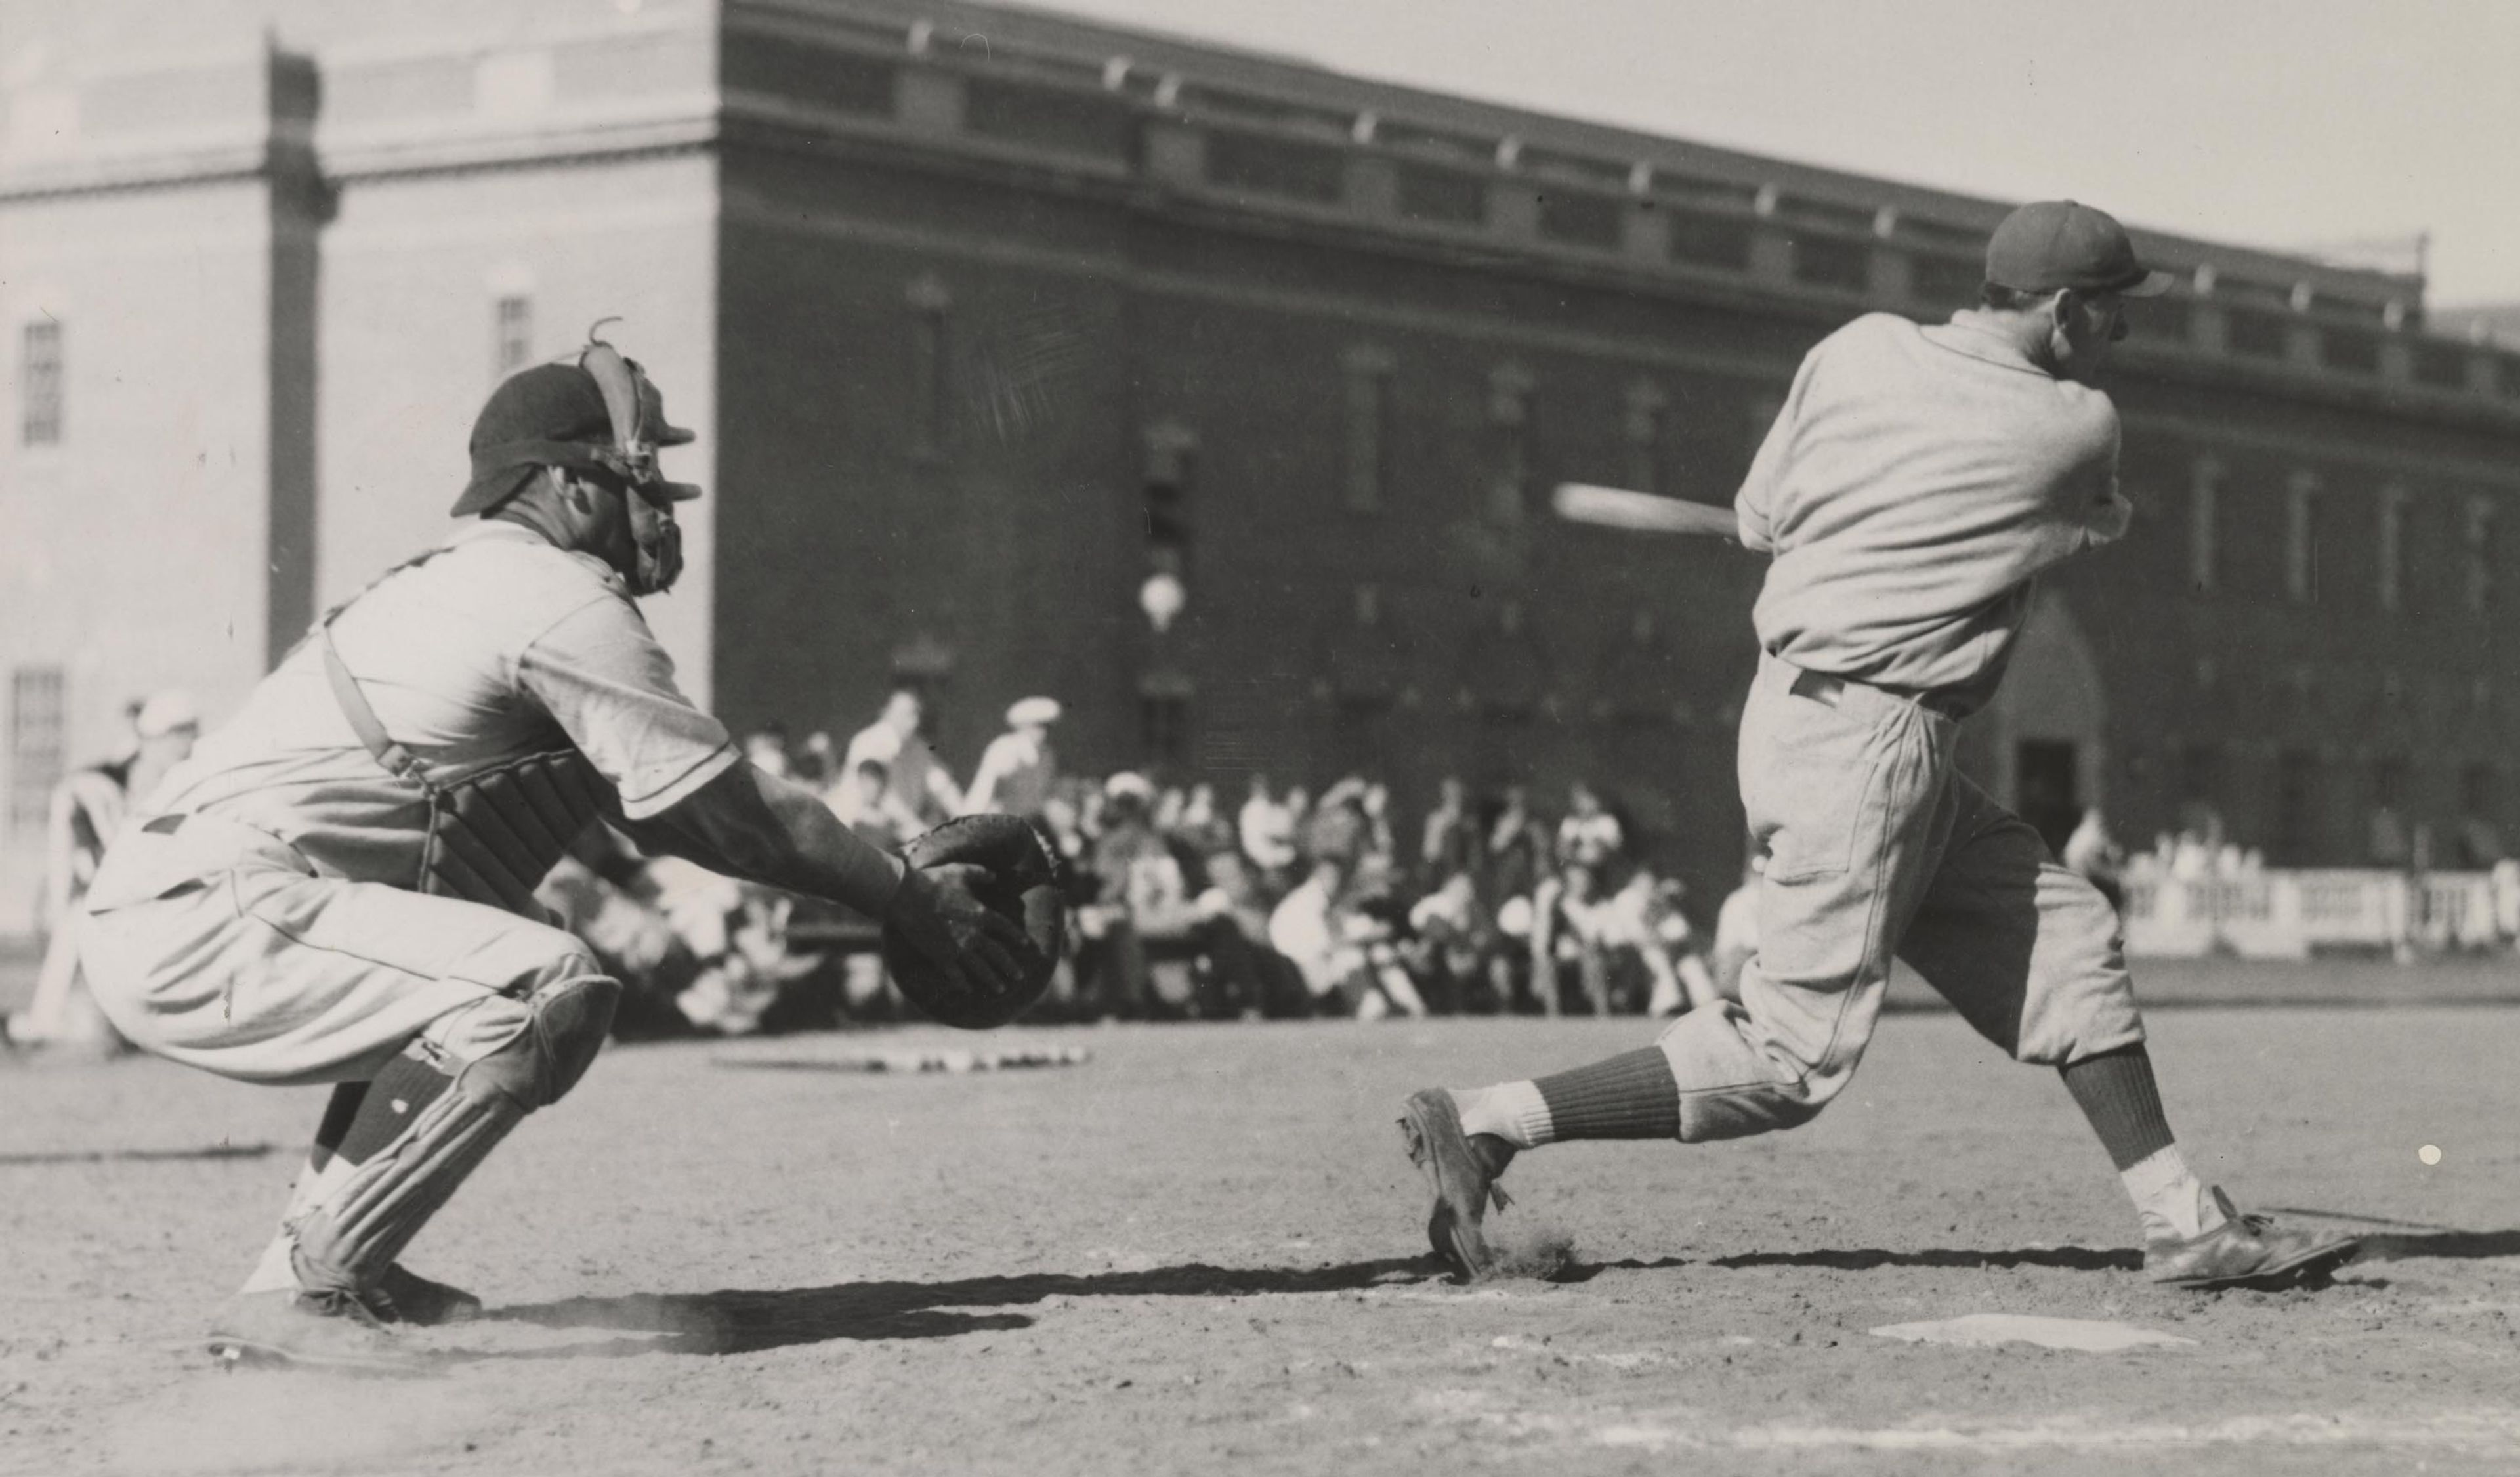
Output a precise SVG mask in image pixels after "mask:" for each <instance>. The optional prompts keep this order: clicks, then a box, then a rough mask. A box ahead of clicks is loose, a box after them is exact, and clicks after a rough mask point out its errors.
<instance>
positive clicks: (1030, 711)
mask: <svg viewBox="0 0 2520 1477" xmlns="http://www.w3.org/2000/svg"><path fill="white" fill-rule="evenodd" d="M1058 715H1059V707H1058V699H1057V698H1025V699H1024V700H1023V701H1022V702H1019V703H1017V704H1015V705H1014V706H1013V707H1012V708H1010V709H1008V710H1007V726H1008V727H1010V728H1028V727H1031V726H1032V725H1033V724H1035V723H1056V722H1057V721H1058Z"/></svg>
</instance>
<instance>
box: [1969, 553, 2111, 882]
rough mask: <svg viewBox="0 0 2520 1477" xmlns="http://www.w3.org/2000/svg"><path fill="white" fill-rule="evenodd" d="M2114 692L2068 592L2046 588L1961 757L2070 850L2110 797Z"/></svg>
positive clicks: (2056, 846)
mask: <svg viewBox="0 0 2520 1477" xmlns="http://www.w3.org/2000/svg"><path fill="white" fill-rule="evenodd" d="M2107 727H2108V694H2107V690H2106V688H2105V687H2104V685H2103V684H2102V682H2101V680H2100V668H2099V663H2098V662H2097V661H2095V660H2093V656H2092V645H2091V642H2090V641H2089V640H2088V639H2086V638H2085V637H2084V635H2083V629H2082V626H2081V625H2080V624H2078V623H2076V622H2075V620H2074V616H2073V613H2072V612H2071V611H2069V610H2067V609H2066V607H2065V601H2064V597H2063V596H2061V595H2058V594H2057V593H2056V592H2055V591H2053V590H2042V591H2041V592H2040V593H2039V597H2038V601H2037V603H2036V604H2035V605H2033V606H2032V608H2031V612H2030V619H2029V621H2028V622H2027V623H2025V624H2024V625H2023V627H2022V631H2021V635H2020V637H2019V640H2018V644H2017V645H2016V647H2015V648H2014V650H2013V654H2012V665H2011V668H2010V669H2009V670H2007V671H2006V672H2005V674H2004V679H2003V687H2002V688H2001V689H2000V690H1999V691H1998V692H1997V694H1996V698H1995V701H1994V702H1993V703H1991V704H1989V705H1988V706H1987V709H1986V711H1985V712H1984V713H1981V714H1979V715H1977V716H1976V717H1975V718H1973V719H1971V720H1970V723H1969V729H1970V732H1969V733H1968V735H1967V737H1966V738H1965V739H1964V740H1963V741H1962V744H1961V766H1962V767H1963V768H1965V769H1966V770H1967V771H1968V772H1969V774H1970V776H1971V777H1972V778H1974V779H1976V780H1977V781H1978V783H1980V784H1982V785H1984V786H1986V788H1987V791H1988V793H1989V794H1992V795H1993V796H1994V797H1995V798H1996V799H1997V800H1999V801H2002V802H2003V804H2004V805H2005V806H2007V807H2009V808H2011V809H2012V811H2013V813H2015V814H2017V815H2019V816H2020V817H2021V818H2022V819H2024V820H2026V821H2028V822H2030V824H2031V825H2032V826H2033V827H2035V828H2036V829H2037V830H2038V832H2039V834H2040V835H2041V836H2043V837H2045V838H2046V839H2047V841H2048V847H2049V848H2050V849H2051V850H2061V849H2062V848H2063V847H2064V845H2065V838H2066V837H2068V836H2071V835H2072V834H2073V832H2074V826H2075V824H2076V823H2077V822H2078V821H2080V820H2081V819H2082V814H2083V811H2084V810H2085V809H2087V808H2092V807H2094V806H2099V805H2101V804H2103V802H2104V801H2105V800H2106V795H2105V793H2104V791H2105V779H2106V776H2107V773H2108V765H2107Z"/></svg>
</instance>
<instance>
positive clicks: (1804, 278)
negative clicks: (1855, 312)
mask: <svg viewBox="0 0 2520 1477" xmlns="http://www.w3.org/2000/svg"><path fill="white" fill-rule="evenodd" d="M1869 260H1870V253H1869V252H1868V250H1867V248H1866V246H1865V244H1864V243H1863V242H1860V241H1840V240H1838V239H1836V238H1835V237H1829V236H1797V237H1795V238H1794V280H1795V281H1796V282H1808V283H1810V284H1811V285H1812V286H1814V287H1832V288H1835V289H1837V290H1838V291H1840V292H1845V293H1860V292H1862V291H1864V285H1865V279H1866V274H1867V273H1868V271H1869V270H1870V267H1869V265H1868V262H1869Z"/></svg>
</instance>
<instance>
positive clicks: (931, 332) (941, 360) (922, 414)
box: [909, 277, 950, 456]
mask: <svg viewBox="0 0 2520 1477" xmlns="http://www.w3.org/2000/svg"><path fill="white" fill-rule="evenodd" d="M949 302H950V299H949V298H948V297H947V295H946V292H945V284H943V283H942V282H939V281H937V280H936V279H935V278H933V277H922V278H920V279H919V280H918V281H916V282H914V283H912V284H911V285H910V386H909V389H910V427H909V430H910V449H911V452H912V454H913V455H917V456H935V455H938V454H940V453H942V452H943V451H944V449H945V310H946V308H947V306H948V304H949Z"/></svg>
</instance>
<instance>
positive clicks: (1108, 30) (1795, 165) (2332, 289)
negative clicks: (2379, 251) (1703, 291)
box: [723, 0, 2424, 308]
mask: <svg viewBox="0 0 2520 1477" xmlns="http://www.w3.org/2000/svg"><path fill="white" fill-rule="evenodd" d="M723 7H724V13H725V15H726V16H727V18H728V19H729V20H730V21H735V20H738V19H739V18H741V17H742V16H744V15H746V14H761V15H776V16H779V17H782V18H785V19H787V20H788V21H789V22H790V23H793V22H796V21H805V22H807V23H811V22H812V21H814V20H817V19H819V20H823V21H826V22H828V23H832V24H833V25H834V26H838V27H847V28H852V29H858V30H861V31H863V29H864V27H865V25H866V23H868V22H870V21H875V22H877V23H890V24H892V25H894V26H897V27H898V29H899V31H900V33H901V35H902V36H903V37H904V42H903V44H904V49H905V50H909V49H911V48H910V42H909V40H908V38H909V37H910V36H911V34H912V32H913V28H914V27H917V26H919V25H920V24H921V23H922V22H924V23H927V25H928V26H929V27H930V28H931V31H932V33H933V36H934V39H935V40H937V41H945V42H948V43H949V44H953V43H952V38H953V36H954V33H955V32H956V31H958V30H961V31H964V33H965V34H967V35H968V34H977V35H982V36H986V37H987V38H988V42H989V45H988V48H987V53H988V58H987V59H988V60H990V61H995V60H997V57H998V52H999V51H1000V49H1001V48H1005V47H1012V50H1013V51H1015V52H1017V53H1019V54H1020V53H1032V54H1035V55H1040V56H1045V57H1046V58H1049V59H1055V60H1058V61H1062V62H1066V63H1070V64H1073V65H1080V66H1086V65H1090V66H1102V65H1104V64H1106V63H1108V62H1109V61H1110V60H1111V59H1113V58H1116V57H1126V58H1128V59H1129V61H1130V62H1131V63H1132V64H1133V66H1137V67H1142V68H1146V69H1155V70H1161V71H1170V72H1174V73H1177V74H1179V75H1182V76H1183V77H1184V78H1185V79H1186V80H1193V81H1198V82H1205V83H1213V84H1218V85H1222V86H1227V87H1233V88H1238V89H1248V90H1251V91H1254V92H1258V93H1260V94H1262V95H1263V96H1267V97H1272V98H1275V99H1277V100H1281V101H1283V102H1286V103H1289V104H1294V105H1299V106H1305V107H1311V108H1317V109H1323V110H1327V111H1331V112H1343V113H1347V114H1350V115H1357V114H1364V113H1372V114H1374V115H1378V116H1379V117H1381V118H1383V119H1391V120H1403V121H1406V122H1410V123H1415V124H1419V125H1423V126H1428V127H1434V128H1439V129H1440V128H1452V129H1460V130H1464V131H1469V132H1473V133H1480V134H1486V135H1490V136H1492V137H1493V138H1495V139H1498V140H1503V139H1507V138H1511V139H1514V140H1516V141H1518V142H1519V144H1520V145H1522V146H1523V147H1525V148H1533V147H1537V148H1540V149H1544V150H1551V151H1557V152H1563V153H1568V154H1573V155H1578V156H1591V157H1594V158H1598V159H1600V160H1603V161H1605V162H1618V163H1620V164H1634V163H1639V162H1642V163H1645V164H1647V165H1650V166H1651V167H1652V168H1654V169H1655V170H1657V171H1668V172H1670V173H1672V174H1675V175H1680V176H1689V175H1698V176H1704V177H1710V178H1712V179H1714V180H1717V181H1720V182H1722V183H1726V184H1733V185H1740V186H1743V187H1747V188H1750V189H1757V188H1759V187H1762V186H1771V187H1774V188H1777V189H1779V190H1783V191H1788V192H1795V193H1808V194H1811V195H1813V196H1816V197H1818V198H1820V199H1821V200H1823V201H1824V202H1826V203H1828V204H1834V205H1843V206H1847V207H1849V208H1862V209H1864V210H1865V211H1867V212H1868V213H1869V212H1871V211H1876V210H1879V209H1882V208H1889V209H1894V210H1897V211H1899V212H1901V213H1903V214H1913V215H1917V216H1921V217H1926V218H1929V219H1932V220H1934V221H1935V222H1937V223H1939V224H1943V225H1946V226H1952V227H1961V228H1967V229H1970V230H1973V231H1977V232H1985V231H1990V230H1992V229H1993V228H1994V226H1995V223H1996V222H1997V221H1998V220H2001V219H2002V218H2003V215H2004V214H2005V212H2006V211H2008V210H2009V209H2010V208H2012V206H2013V205H2014V204H2016V202H2008V201H2003V200H1999V199H1995V198H1993V197H1989V196H1979V195H1970V194H1965V193H1961V192H1958V191H1953V190H1946V189H1941V188H1937V187H1933V186H1927V185H1920V184H1913V183H1909V182H1906V181H1902V180H1896V179H1890V178H1886V177H1883V176H1878V175H1869V174H1861V173H1857V172H1854V171H1850V170H1844V169H1835V168H1830V167H1826V166H1823V165H1818V164H1809V163H1803V162H1796V161H1793V160H1788V159H1782V158H1778V157H1776V156H1772V155H1762V154H1756V153H1751V152H1748V151H1745V150H1739V149H1732V148H1726V147H1722V146H1719V145H1713V144H1705V143H1699V142H1696V141H1693V140H1689V139H1684V138H1679V137H1676V136H1673V135H1669V134H1659V133H1653V132H1649V131H1645V130H1643V129H1638V128H1632V127H1626V126H1622V125H1619V124H1613V123H1605V122H1596V121H1592V120H1588V119H1583V118H1577V117H1571V116H1567V115H1558V114H1551V113H1544V112H1540V111H1537V110H1534V109H1528V108H1521V107H1517V106H1514V105H1511V104H1506V103H1494V102H1487V101H1483V100H1480V99H1476V98H1471V97H1466V96H1463V95H1461V94H1456V93H1446V92H1439V91H1435V90H1432V89H1429V88H1425V87H1421V86H1418V85H1415V84H1411V83H1407V82H1398V81H1390V80H1385V79H1382V78H1378V77H1371V76H1365V75H1360V74H1357V73H1352V72H1346V71H1341V70H1339V69H1335V68H1333V67H1330V66H1328V65H1326V64H1320V63H1315V62H1310V61H1307V60H1305V59H1302V58H1298V57H1291V56H1284V55H1279V54H1272V53H1268V52H1264V51H1258V50H1253V49H1249V48H1244V47H1238V46H1236V45H1233V44H1230V43H1223V42H1211V41H1206V40H1201V39H1198V38H1195V37H1189V36H1183V35H1180V34H1177V33H1172V32H1165V31H1159V30H1151V29H1142V28H1136V27H1129V26H1122V25H1115V24H1112V23H1107V22H1102V21H1096V20H1091V19H1087V18H1084V17H1078V16H1071V15H1066V14H1063V13H1060V12H1057V11H1054V10H1049V9H1043V8H1038V7H1033V6H1025V5H1012V4H999V3H980V0H723ZM853 23H854V24H853ZM2129 229H2130V230H2131V231H2132V232H2133V234H2134V235H2135V237H2136V239H2137V241H2138V244H2139V245H2141V246H2142V247H2143V249H2144V250H2145V251H2146V252H2147V253H2148V254H2152V255H2154V256H2156V257H2158V258H2160V259H2161V260H2162V261H2163V263H2164V264H2166V265H2169V266H2171V267H2173V268H2175V269H2179V270H2183V271H2192V270H2193V269H2194V268H2195V267H2196V266H2198V265H2201V264H2204V263H2206V262H2209V261H2210V262H2212V263H2213V264H2214V265H2215V266H2216V268H2217V269H2218V270H2219V271H2221V272H2222V273H2224V274H2225V275H2238V276H2246V277H2251V278H2273V279H2277V280H2279V281H2281V282H2282V283H2284V284H2285V285H2287V286H2290V285H2293V284H2306V285H2308V286H2309V287H2310V288H2311V289H2312V291H2314V292H2316V293H2319V294H2321V295H2329V296H2333V297H2336V298H2339V299H2345V300H2355V301H2360V302H2365V303H2370V304H2374V305H2376V304H2380V303H2385V302H2388V301H2392V300H2395V301H2400V302H2403V303H2405V304H2406V305H2407V306H2408V307H2409V308H2420V306H2421V304H2422V301H2423V288H2424V281H2423V278H2422V277H2421V276H2420V275H2417V274H2412V273H2393V272H2387V271H2381V270H2378V269H2374V268H2368V267H2348V266H2337V265H2332V264H2329V263H2327V262H2323V261H2320V260H2318V259H2317V258H2315V257H2313V256H2309V255H2306V254H2296V253H2288V252H2283V251H2280V250H2275V249H2272V248H2265V247H2252V246H2245V245H2239V244H2235V243H2231V242H2226V241H2217V240H2211V239H2208V238H2205V237H2200V236H2191V235H2187V234H2184V233H2181V232H2175V231H2165V230H2159V229H2155V228H2152V227H2148V226H2144V225H2140V224H2136V223H2132V222H2131V223H2130V225H2129Z"/></svg>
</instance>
